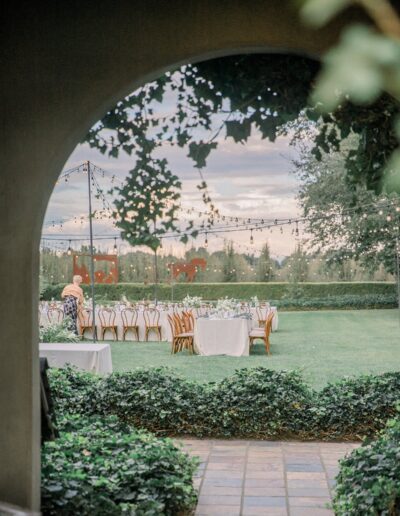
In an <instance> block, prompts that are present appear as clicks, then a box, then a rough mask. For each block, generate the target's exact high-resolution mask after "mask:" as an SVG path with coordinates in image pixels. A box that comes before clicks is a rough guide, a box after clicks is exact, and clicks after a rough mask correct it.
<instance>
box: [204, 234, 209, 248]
mask: <svg viewBox="0 0 400 516" xmlns="http://www.w3.org/2000/svg"><path fill="white" fill-rule="evenodd" d="M204 247H208V238H207V233H206V239H205V240H204Z"/></svg>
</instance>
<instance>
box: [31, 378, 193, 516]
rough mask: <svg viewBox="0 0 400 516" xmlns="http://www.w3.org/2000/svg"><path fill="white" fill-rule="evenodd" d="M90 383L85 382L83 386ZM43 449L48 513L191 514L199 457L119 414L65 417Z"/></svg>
mask: <svg viewBox="0 0 400 516" xmlns="http://www.w3.org/2000/svg"><path fill="white" fill-rule="evenodd" d="M83 385H87V383H81V387H82V386H83ZM59 426H60V438H58V439H57V440H56V441H53V442H48V443H46V444H45V445H44V447H43V449H42V488H41V510H42V514H43V515H44V516H53V515H54V516H59V515H61V516H71V515H77V514H79V515H83V516H92V515H103V514H104V515H110V516H111V515H122V514H126V515H131V514H135V515H138V516H139V515H158V514H166V515H171V516H175V515H177V514H189V513H191V512H192V509H193V507H194V505H195V503H196V498H197V496H196V491H195V489H194V487H193V484H192V477H193V474H194V472H195V470H196V466H197V461H195V460H194V459H191V458H189V456H188V455H186V454H185V453H183V452H182V451H181V450H179V449H177V448H176V446H175V445H174V444H173V442H172V441H170V440H169V439H162V440H161V439H157V438H156V437H154V436H153V435H151V434H149V433H148V432H145V431H138V430H133V429H132V428H130V427H129V426H128V425H126V424H125V423H123V422H121V421H120V420H118V418H116V417H115V416H114V417H110V416H108V417H104V416H102V417H101V418H98V417H97V418H95V417H93V416H92V417H87V416H84V415H83V414H79V415H75V416H74V415H63V416H62V417H59Z"/></svg>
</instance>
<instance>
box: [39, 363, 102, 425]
mask: <svg viewBox="0 0 400 516" xmlns="http://www.w3.org/2000/svg"><path fill="white" fill-rule="evenodd" d="M48 376H49V380H50V385H51V392H52V396H53V398H54V403H55V406H56V408H55V411H56V414H57V415H64V414H69V413H73V414H75V413H77V414H78V413H79V414H83V415H85V416H88V415H92V414H95V413H96V411H97V405H96V398H97V396H98V392H97V389H98V387H99V379H98V377H97V376H95V375H93V374H91V373H86V372H82V371H79V372H78V370H77V369H76V368H74V367H71V366H66V367H64V368H62V369H56V368H51V369H50V370H49V372H48Z"/></svg>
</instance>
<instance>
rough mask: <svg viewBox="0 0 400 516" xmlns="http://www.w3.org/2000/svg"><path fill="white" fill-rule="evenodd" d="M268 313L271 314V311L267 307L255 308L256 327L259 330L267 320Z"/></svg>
mask: <svg viewBox="0 0 400 516" xmlns="http://www.w3.org/2000/svg"><path fill="white" fill-rule="evenodd" d="M270 312H271V310H270V307H269V305H265V306H257V308H256V313H257V320H258V326H259V327H260V328H263V327H264V325H265V321H266V320H267V318H268V315H269V313H270Z"/></svg>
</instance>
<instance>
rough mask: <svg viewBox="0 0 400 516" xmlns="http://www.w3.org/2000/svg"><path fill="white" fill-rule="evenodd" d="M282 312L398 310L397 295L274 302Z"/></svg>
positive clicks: (332, 297) (369, 295)
mask: <svg viewBox="0 0 400 516" xmlns="http://www.w3.org/2000/svg"><path fill="white" fill-rule="evenodd" d="M272 303H273V304H274V305H276V306H277V307H278V308H279V309H280V310H292V311H295V310H362V309H373V308H396V307H397V306H398V299H397V295H395V294H366V295H363V296H348V295H344V296H331V297H326V298H318V297H317V298H300V299H280V300H278V301H272Z"/></svg>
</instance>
